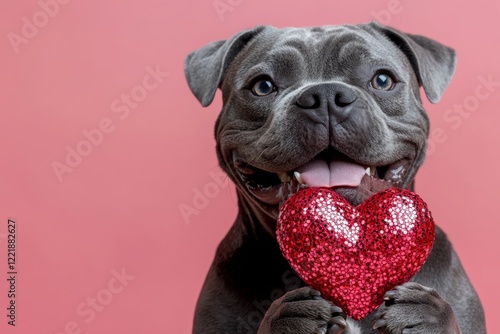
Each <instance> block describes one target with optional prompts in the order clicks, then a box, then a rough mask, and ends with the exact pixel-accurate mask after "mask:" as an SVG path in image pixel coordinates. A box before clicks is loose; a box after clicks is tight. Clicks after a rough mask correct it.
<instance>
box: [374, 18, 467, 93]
mask: <svg viewBox="0 0 500 334" xmlns="http://www.w3.org/2000/svg"><path fill="white" fill-rule="evenodd" d="M371 25H372V26H373V27H374V28H375V29H376V30H378V31H379V32H381V33H382V34H384V35H385V36H386V37H387V38H389V39H390V40H391V41H392V42H393V43H394V44H396V45H397V46H398V47H399V48H400V49H401V51H403V52H404V54H405V55H406V56H407V57H408V59H409V60H410V63H411V65H412V67H413V70H414V71H415V73H416V74H417V78H418V81H419V83H420V85H421V86H423V87H424V92H425V95H426V96H427V98H428V99H429V101H431V102H432V103H437V102H439V100H440V99H441V96H442V95H443V93H444V91H445V90H446V88H447V87H448V85H449V83H450V81H451V78H452V77H453V73H454V72H455V67H456V62H457V59H456V56H455V51H454V50H453V49H451V48H449V47H447V46H445V45H443V44H441V43H438V42H436V41H434V40H432V39H430V38H427V37H424V36H419V35H412V34H406V33H403V32H401V31H398V30H396V29H393V28H389V27H385V26H382V25H380V24H378V23H376V22H372V23H371Z"/></svg>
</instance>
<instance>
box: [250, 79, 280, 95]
mask: <svg viewBox="0 0 500 334" xmlns="http://www.w3.org/2000/svg"><path fill="white" fill-rule="evenodd" d="M275 90H276V86H274V84H273V83H272V81H270V80H266V79H263V80H259V81H257V82H256V83H255V84H254V85H253V87H252V93H253V94H254V95H257V96H266V95H269V94H271V93H272V92H274V91H275Z"/></svg>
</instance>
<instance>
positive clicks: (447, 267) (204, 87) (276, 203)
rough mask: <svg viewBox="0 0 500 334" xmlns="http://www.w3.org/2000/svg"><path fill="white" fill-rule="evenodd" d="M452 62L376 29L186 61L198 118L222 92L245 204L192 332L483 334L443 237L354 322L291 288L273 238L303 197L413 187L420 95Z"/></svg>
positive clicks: (296, 38)
mask: <svg viewBox="0 0 500 334" xmlns="http://www.w3.org/2000/svg"><path fill="white" fill-rule="evenodd" d="M455 62H456V59H455V53H454V51H453V50H452V49H450V48H448V47H446V46H444V45H442V44H440V43H438V42H436V41H434V40H431V39H429V38H426V37H422V36H418V35H410V34H406V33H402V32H400V31H397V30H395V29H392V28H388V27H385V26H381V25H379V24H377V23H369V24H360V25H355V26H347V25H346V26H327V27H314V28H285V29H277V28H274V27H269V26H259V27H256V28H254V29H250V30H246V31H243V32H241V33H239V34H237V35H235V36H234V37H232V38H230V39H228V40H225V41H218V42H213V43H211V44H208V45H207V46H205V47H203V48H201V49H199V50H197V51H195V52H193V53H191V54H190V55H189V56H188V57H187V59H186V62H185V73H186V78H187V82H188V84H189V87H190V88H191V90H192V92H193V93H194V95H195V96H196V98H197V99H198V100H199V101H200V102H201V104H202V105H203V106H208V105H209V104H210V103H211V102H212V100H213V99H214V96H215V93H216V90H217V89H218V88H220V89H221V90H222V98H223V107H222V111H221V112H220V115H219V117H218V119H217V122H216V124H215V138H216V142H217V146H216V152H217V156H218V159H219V162H220V165H221V167H222V168H223V169H224V171H225V172H226V173H227V175H228V176H229V177H230V179H231V180H232V181H233V182H234V183H235V185H236V189H237V193H238V206H239V213H238V216H237V218H236V221H235V223H234V225H233V227H232V228H231V229H230V231H229V232H228V234H227V235H226V237H225V238H224V240H223V241H222V242H221V244H220V245H219V247H218V249H217V253H216V256H215V259H214V261H213V264H212V267H211V269H210V271H209V273H208V276H207V278H206V280H205V284H204V286H203V290H202V292H201V295H200V298H199V300H198V304H197V308H196V312H195V319H194V327H193V333H195V334H226V333H227V334H229V333H231V334H235V333H242V334H243V333H259V334H271V333H272V334H285V333H297V334H301V333H303V334H315V333H329V334H333V333H379V332H381V333H450V334H451V333H485V331H486V330H485V323H484V315H483V309H482V306H481V303H480V301H479V299H478V296H477V294H476V292H475V290H474V288H473V287H472V285H471V283H470V281H469V279H468V278H467V275H466V274H465V271H464V269H463V268H462V266H461V264H460V261H459V259H458V257H457V255H456V253H455V251H454V250H453V248H452V246H451V244H450V242H449V241H448V239H447V237H446V235H445V234H444V233H443V231H442V230H441V229H439V228H436V240H435V243H434V247H433V249H432V252H431V255H430V256H429V258H428V260H427V262H426V263H425V265H424V266H423V267H422V269H421V270H420V271H419V272H418V273H417V274H416V275H415V276H414V277H413V278H412V279H411V282H408V283H406V284H404V285H402V286H398V287H396V288H394V290H392V291H389V292H387V294H386V299H387V301H386V302H385V303H383V304H382V305H381V306H380V307H379V308H378V309H377V310H375V311H374V312H373V313H371V314H369V315H368V316H367V317H366V318H365V319H362V320H361V321H358V322H356V321H353V320H352V319H349V318H348V317H346V315H345V314H344V312H343V311H342V309H340V308H339V307H338V306H336V305H334V304H332V303H331V302H330V301H327V300H325V299H323V298H322V297H321V295H320V294H319V293H318V292H317V291H315V290H313V289H312V288H310V287H307V286H305V284H304V283H303V282H302V281H301V280H300V279H299V278H298V277H296V276H295V274H294V273H293V271H292V270H291V268H290V266H289V264H288V263H287V261H286V260H285V259H284V258H283V256H282V254H281V252H280V250H279V247H278V244H277V242H276V233H275V229H276V219H277V215H278V209H279V207H280V204H282V203H283V202H284V201H285V200H286V199H287V198H288V197H289V196H290V195H292V194H294V193H295V192H297V191H298V190H300V189H301V188H304V187H312V186H314V187H329V188H333V189H335V191H336V192H337V193H339V194H340V195H342V196H343V197H345V198H346V199H347V200H348V201H349V202H350V203H351V204H353V205H358V204H360V203H361V202H363V201H364V200H365V199H367V198H368V197H369V196H371V195H372V194H374V193H377V192H380V191H382V190H384V189H388V188H391V187H399V188H406V189H413V186H414V180H415V175H416V173H417V170H418V168H419V167H420V166H421V165H422V163H423V161H424V157H425V154H426V148H427V138H428V135H429V120H428V117H427V114H426V112H425V110H424V108H423V107H422V100H421V97H420V88H421V87H422V88H423V93H424V94H425V96H426V98H427V99H428V100H429V101H431V102H433V103H436V102H438V101H439V99H440V98H441V96H442V94H443V93H444V91H445V89H446V88H447V86H448V84H449V82H450V80H451V78H452V76H453V72H454V70H455ZM290 282H294V283H296V284H290ZM276 291H280V292H281V293H279V294H277V293H276Z"/></svg>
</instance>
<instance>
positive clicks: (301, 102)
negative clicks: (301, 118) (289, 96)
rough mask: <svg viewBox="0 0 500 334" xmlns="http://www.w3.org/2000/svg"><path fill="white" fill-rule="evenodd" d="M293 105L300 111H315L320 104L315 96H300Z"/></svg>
mask: <svg viewBox="0 0 500 334" xmlns="http://www.w3.org/2000/svg"><path fill="white" fill-rule="evenodd" d="M295 104H296V105H297V106H299V107H300V108H302V109H315V108H318V107H319V105H320V102H319V97H318V96H317V95H316V94H302V95H301V96H300V97H299V98H298V99H297V102H295Z"/></svg>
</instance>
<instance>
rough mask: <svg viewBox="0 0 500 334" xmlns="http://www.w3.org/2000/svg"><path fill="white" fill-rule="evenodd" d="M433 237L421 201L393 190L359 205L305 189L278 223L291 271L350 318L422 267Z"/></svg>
mask: <svg viewBox="0 0 500 334" xmlns="http://www.w3.org/2000/svg"><path fill="white" fill-rule="evenodd" d="M434 233H435V232H434V221H433V220H432V215H431V213H430V211H429V210H428V208H427V205H426V203H425V202H424V201H423V200H422V199H421V198H420V197H419V196H418V195H417V194H415V193H413V192H411V191H408V190H401V189H396V188H393V189H388V190H385V191H383V192H380V193H378V194H375V195H373V196H372V197H370V198H368V199H367V200H366V201H365V202H363V203H362V204H360V205H359V206H357V207H353V206H352V205H351V204H350V203H349V202H347V200H346V199H344V198H343V197H342V196H340V195H338V194H337V193H335V192H334V191H333V190H330V189H328V188H306V189H303V190H301V191H299V192H297V193H296V194H294V195H293V196H292V197H290V198H289V199H288V200H287V201H286V202H285V204H284V205H283V206H282V207H281V209H280V215H279V218H278V224H277V238H278V243H279V245H280V248H281V251H282V252H283V255H284V256H285V258H286V259H287V260H288V261H289V262H290V264H291V266H292V268H293V269H294V270H295V271H296V272H297V274H298V275H299V276H300V277H301V278H302V279H303V280H304V282H306V283H307V284H308V285H310V286H312V287H313V288H315V289H317V290H318V291H320V292H321V294H322V296H323V297H324V298H326V299H329V300H331V301H332V302H333V303H335V304H336V305H337V306H339V307H341V308H342V309H343V311H344V312H345V313H346V314H347V315H348V316H350V317H351V318H353V319H355V320H359V319H362V318H364V317H365V316H367V315H368V314H369V313H370V312H372V311H373V310H375V309H376V308H377V307H378V306H379V305H380V304H381V303H382V302H383V298H384V294H385V293H386V292H387V291H389V290H391V289H393V288H394V287H395V286H396V285H400V284H403V283H405V282H407V281H408V280H410V278H411V277H412V276H413V275H414V274H415V273H416V272H417V271H418V270H419V269H420V268H421V267H422V265H423V264H424V262H425V261H426V259H427V257H428V255H429V253H430V251H431V249H432V245H433V243H434V237H435V235H434Z"/></svg>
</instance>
